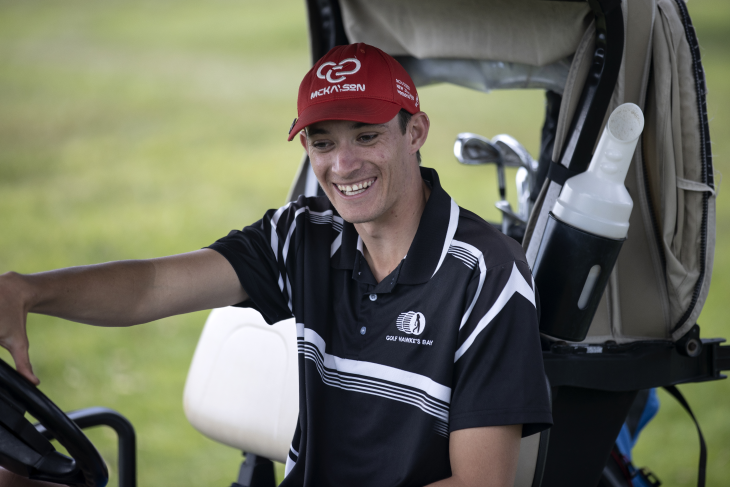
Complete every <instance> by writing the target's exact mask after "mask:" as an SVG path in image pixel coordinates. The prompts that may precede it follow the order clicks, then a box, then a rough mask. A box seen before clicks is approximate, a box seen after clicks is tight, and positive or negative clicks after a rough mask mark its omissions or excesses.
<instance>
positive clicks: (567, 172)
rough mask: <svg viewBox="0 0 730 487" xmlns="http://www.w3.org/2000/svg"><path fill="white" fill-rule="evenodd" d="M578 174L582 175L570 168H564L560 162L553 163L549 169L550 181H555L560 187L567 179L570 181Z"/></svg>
mask: <svg viewBox="0 0 730 487" xmlns="http://www.w3.org/2000/svg"><path fill="white" fill-rule="evenodd" d="M577 174H580V172H579V171H573V170H571V169H570V168H567V167H565V166H563V165H562V164H560V163H559V162H555V161H551V162H550V167H549V168H548V173H547V177H548V179H549V180H550V181H555V182H556V183H558V184H559V185H560V186H563V185H564V184H565V181H566V180H567V179H570V178H572V177H573V176H575V175H577Z"/></svg>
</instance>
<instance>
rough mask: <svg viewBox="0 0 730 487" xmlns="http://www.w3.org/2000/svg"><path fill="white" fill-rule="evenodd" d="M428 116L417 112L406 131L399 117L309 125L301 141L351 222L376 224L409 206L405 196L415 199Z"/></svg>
mask: <svg viewBox="0 0 730 487" xmlns="http://www.w3.org/2000/svg"><path fill="white" fill-rule="evenodd" d="M417 117H418V118H417ZM423 118H425V121H424V120H422V119H423ZM427 120H428V119H427V118H426V117H425V114H422V113H421V114H416V115H415V116H414V117H413V119H411V122H410V123H409V125H408V129H407V130H406V134H405V135H404V134H403V133H402V132H401V129H400V125H399V121H398V116H397V115H396V117H395V118H393V119H392V120H390V121H389V122H387V123H384V124H378V125H368V124H364V123H360V122H351V121H341V120H329V121H324V122H318V123H315V124H312V125H310V126H309V127H308V128H307V131H308V135H307V136H304V135H302V136H301V142H302V145H304V147H305V149H307V152H308V153H309V160H310V163H311V164H312V169H313V170H314V174H315V175H316V176H317V179H318V180H319V183H320V185H321V186H322V189H323V190H324V192H325V194H327V196H328V197H329V199H330V201H331V202H332V204H333V205H334V206H335V208H337V211H338V213H339V214H340V215H341V216H342V218H344V219H345V220H346V221H348V222H351V223H365V222H377V221H378V220H379V219H381V218H384V217H385V218H388V217H389V216H396V215H395V213H396V212H398V211H399V208H402V207H403V206H402V205H403V204H404V203H405V204H406V207H407V202H406V201H404V199H405V198H412V197H413V196H412V195H413V191H412V189H413V188H414V185H419V186H418V187H419V188H420V185H421V184H422V182H421V177H420V172H419V170H418V164H417V162H416V160H415V152H416V151H417V150H418V149H419V148H420V147H421V145H423V142H424V141H425V135H426V134H427V133H428V126H427V124H428V122H427ZM414 125H417V126H418V127H416V130H413V126H414ZM424 127H425V129H424ZM421 139H422V140H421Z"/></svg>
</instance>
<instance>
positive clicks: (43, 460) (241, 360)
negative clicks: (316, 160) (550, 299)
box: [0, 0, 730, 485]
mask: <svg viewBox="0 0 730 487" xmlns="http://www.w3.org/2000/svg"><path fill="white" fill-rule="evenodd" d="M307 6H308V13H309V21H310V36H311V46H312V56H313V59H314V60H316V59H318V58H319V57H320V56H321V55H322V54H324V53H325V52H327V50H329V49H330V48H331V47H332V46H334V45H337V44H343V43H347V42H357V41H363V42H368V43H370V44H374V45H376V46H378V47H381V48H383V49H384V50H386V51H387V52H389V53H391V54H393V55H396V56H398V58H399V60H400V61H401V62H402V64H403V65H404V66H405V67H406V69H408V70H409V72H410V73H411V76H412V78H413V79H414V81H415V82H416V84H417V85H419V86H423V85H426V84H429V83H435V82H451V83H455V84H459V85H462V86H467V87H470V88H474V89H477V90H480V91H488V90H491V89H498V88H518V87H524V88H542V89H545V90H547V100H548V103H547V110H546V121H545V127H546V130H545V131H544V134H545V135H544V138H543V141H544V143H543V148H542V151H541V154H540V156H539V158H538V161H537V164H533V162H532V161H531V159H527V157H525V156H524V154H522V156H523V157H522V158H520V150H519V146H516V145H515V144H513V143H512V141H510V140H509V139H508V138H506V137H500V138H496V137H493V138H492V139H491V140H488V142H489V143H490V144H491V145H489V144H486V143H484V144H483V146H484V147H492V146H494V147H496V149H497V150H496V151H495V152H494V153H493V154H492V155H491V156H490V155H489V154H486V155H485V156H484V157H481V156H479V154H478V151H476V150H475V151H473V152H477V154H472V155H473V156H474V157H472V158H471V159H469V158H468V157H466V158H465V157H464V155H468V154H465V152H464V151H463V150H462V151H457V152H458V153H459V154H460V155H461V156H462V157H461V158H462V160H463V161H469V160H471V161H474V162H477V161H486V160H487V159H489V158H491V159H494V163H495V165H497V166H498V167H497V170H498V171H499V167H500V166H505V165H516V164H520V169H524V171H522V173H521V174H522V175H524V176H520V177H522V178H523V179H522V180H521V181H522V182H523V183H524V181H527V184H526V185H525V184H521V185H519V187H520V188H522V189H521V190H520V191H521V192H520V199H519V201H520V202H521V203H522V204H521V205H520V206H519V207H518V208H517V209H516V210H514V211H513V210H512V209H511V208H510V207H509V206H508V205H505V204H504V203H501V207H500V208H499V209H500V211H502V213H503V214H504V215H505V217H504V219H503V222H502V223H501V224H499V227H500V228H501V229H503V231H504V232H505V233H506V234H508V235H510V236H512V237H513V238H516V239H518V240H520V241H521V242H522V243H523V245H524V247H525V249H526V251H527V255H528V259H529V260H530V263H531V264H535V262H536V261H537V259H538V255H539V249H540V244H541V242H543V240H544V236H545V234H546V228H547V225H548V222H549V217H550V212H551V211H552V208H553V207H554V204H555V202H556V200H557V198H558V196H559V194H560V191H561V188H562V187H563V186H564V184H565V182H566V181H567V180H568V179H569V178H570V177H571V176H573V175H575V174H578V173H581V172H583V171H585V170H586V168H587V166H588V163H589V162H590V160H591V154H592V153H593V151H594V147H595V144H596V141H597V140H598V137H599V134H600V132H601V129H602V127H603V125H604V124H605V120H606V118H607V116H608V115H609V114H610V113H611V112H612V111H613V109H614V108H615V107H616V106H618V105H619V104H622V103H624V102H627V101H630V102H633V103H636V104H637V105H638V106H639V107H641V108H642V109H643V110H644V112H645V114H646V119H647V125H646V128H645V135H644V138H643V139H642V140H641V142H640V146H639V150H637V152H636V155H635V156H634V159H633V163H632V170H631V171H630V172H629V175H628V178H627V181H626V185H627V187H628V188H629V190H630V192H631V195H632V196H633V198H634V203H635V208H634V211H633V212H632V214H631V221H630V223H631V225H630V230H629V236H628V239H627V240H626V242H624V243H623V248H622V249H621V253H620V254H619V257H618V262H617V263H616V266H615V267H614V271H613V272H611V273H610V274H607V275H606V278H607V281H606V283H605V285H606V288H605V289H606V290H605V292H604V293H602V296H601V299H600V300H599V302H598V303H596V308H595V310H594V311H595V314H594V315H593V316H591V317H590V318H591V320H590V327H589V329H588V330H587V334H586V336H585V337H584V338H582V339H580V340H570V339H561V338H560V337H557V338H556V337H555V336H552V335H550V334H548V333H546V334H545V335H544V345H545V350H544V358H545V366H546V372H547V378H548V380H549V382H550V384H551V388H552V391H553V415H554V419H555V426H554V427H553V428H552V429H551V430H550V431H549V432H545V433H543V434H540V435H535V436H534V437H528V438H525V439H524V440H523V445H522V448H521V454H520V467H519V472H518V481H517V482H518V485H596V484H597V483H598V482H608V481H610V480H607V479H606V477H607V476H608V475H610V474H608V473H606V471H605V469H606V465H607V460H610V459H611V458H613V457H611V452H612V448H613V445H614V442H615V440H616V437H617V435H618V433H619V430H620V429H621V427H622V425H623V424H624V422H625V420H626V418H627V415H628V414H629V412H630V410H631V407H632V405H633V404H634V400H635V397H636V396H637V394H638V391H640V390H646V389H650V388H654V387H668V386H672V385H675V384H679V383H686V382H697V381H702V380H713V379H718V378H721V377H722V376H721V371H722V370H726V369H730V355H729V354H728V351H727V348H724V347H722V346H721V345H720V342H721V340H707V339H701V338H700V336H699V329H698V327H697V325H696V319H697V317H698V315H699V312H700V310H701V308H702V305H703V303H704V300H705V297H706V296H707V291H708V287H709V282H710V274H711V270H712V254H713V244H714V233H713V231H714V183H713V177H712V165H711V157H710V145H709V133H708V131H707V116H706V112H705V105H704V80H703V77H702V69H701V66H700V64H699V56H698V54H697V45H696V40H695V39H694V35H693V31H692V28H691V23H690V21H689V17H688V15H687V12H686V9H685V8H684V5H683V4H682V3H681V2H676V1H674V0H667V1H656V2H655V1H625V2H619V1H591V2H588V3H584V2H544V1H532V2H529V1H524V2H484V4H483V5H478V4H476V5H475V4H473V3H471V2H419V3H416V2H405V1H404V2H399V3H398V5H397V8H395V7H393V6H392V5H391V2H357V1H352V0H342V1H340V2H337V1H327V0H320V1H309V2H308V3H307ZM512 17H518V18H519V19H520V25H521V26H522V27H523V29H524V31H520V32H519V33H517V32H516V31H515V32H512V31H510V27H509V26H510V25H511V24H510V23H509V22H508V21H507V20H508V19H509V18H512ZM515 29H516V28H515ZM671 36H677V37H676V38H675V37H671ZM544 39H549V42H540V41H542V40H544ZM670 45H671V49H670V48H668V47H667V46H670ZM625 46H631V49H625ZM673 62H674V63H677V64H672V63H673ZM673 76H675V77H676V78H673ZM666 83H669V84H670V87H672V88H673V87H675V86H676V87H677V90H678V92H677V91H671V90H668V89H667V86H666ZM672 83H674V84H672ZM662 97H665V98H662ZM666 97H669V98H666ZM672 97H674V98H676V100H675V99H673V98H672ZM688 107H689V108H688ZM693 110H694V111H693ZM667 120H670V121H671V122H672V123H679V126H675V125H672V123H666V121H667ZM470 140H476V138H475V137H472V138H471V139H467V137H463V138H461V147H462V148H463V147H468V146H469V145H470V144H471V142H470ZM482 142H484V141H482ZM500 142H501V144H500ZM510 146H511V149H510ZM508 150H511V153H510V152H508ZM513 154H514V155H513ZM523 160H524V161H528V163H527V164H524V163H523V162H522V161H523ZM553 161H555V162H553ZM670 169H671V170H670ZM680 169H681V172H680ZM502 181H504V179H503V178H502ZM667 181H668V182H667ZM505 187H506V183H502V184H501V185H500V188H505ZM667 188H671V189H672V192H673V193H674V194H676V195H677V196H676V198H675V199H674V202H673V206H672V205H670V204H668V203H667V200H666V199H665V197H666V196H667V195H668V193H667ZM318 192H319V188H318V185H317V182H316V179H315V178H314V177H313V174H312V171H311V169H310V167H309V165H308V161H307V160H306V159H305V160H304V161H303V162H302V164H301V168H300V171H299V173H298V174H297V176H296V179H295V182H294V185H293V188H292V192H291V195H293V196H296V195H297V194H306V195H314V194H318ZM290 199H291V198H290ZM500 201H505V198H501V200H500ZM669 203H671V201H670V202H669ZM687 208H689V209H687ZM687 212H691V213H692V214H691V215H689V216H687V215H686V213H687ZM680 214H681V215H682V218H680V217H679V216H678V215H680ZM684 216H687V218H686V220H683V218H684ZM673 219H674V220H676V221H681V222H682V224H681V228H678V227H679V226H680V225H678V224H677V223H676V222H672V220H673ZM676 235H687V236H688V237H690V238H689V240H690V242H689V245H688V246H687V247H686V249H685V252H684V253H683V254H682V256H683V257H685V259H684V260H682V259H678V258H677V256H678V255H679V253H677V252H676V249H677V248H678V247H681V245H683V244H684V243H685V242H683V241H676V242H675V241H674V239H675V238H679V237H676ZM667 236H668V237H667ZM666 238H669V242H667V241H666ZM565 252H566V253H568V252H569V249H566V251H565ZM677 283H679V284H677ZM538 290H539V291H540V293H541V295H542V297H543V301H546V299H545V298H546V297H547V296H548V292H547V291H548V290H543V289H542V288H540V287H538ZM260 324H261V323H260V320H258V318H257V317H256V316H255V315H253V314H251V313H250V312H245V311H243V310H237V309H233V308H231V309H225V310H216V311H214V312H213V313H212V314H211V316H210V318H209V321H208V323H207V324H206V328H205V331H204V333H203V336H202V337H201V342H200V345H199V348H198V350H197V351H196V355H195V358H194V360H193V365H192V367H191V372H190V376H189V380H188V384H187V387H186V392H185V407H186V413H187V415H188V417H189V418H190V421H191V423H192V424H193V425H194V426H196V427H197V428H198V429H200V430H201V431H202V432H203V433H204V434H206V435H208V436H210V437H211V438H214V439H216V440H218V441H221V442H223V443H226V444H229V445H231V446H234V447H236V448H239V449H241V450H244V451H246V452H247V453H248V455H247V459H246V462H245V463H244V465H243V466H242V469H241V473H240V475H239V479H238V480H237V481H236V483H237V484H239V485H266V484H265V483H266V482H269V483H270V484H272V483H273V474H271V464H270V463H269V462H268V461H267V459H274V460H279V461H285V459H286V452H287V450H288V449H289V440H290V437H291V432H292V431H293V429H294V422H295V420H296V411H297V408H296V406H294V405H296V404H297V402H296V396H295V395H296V393H297V392H296V391H297V389H296V367H295V366H294V365H293V364H295V363H296V355H295V354H296V348H293V347H292V340H294V343H295V339H294V336H295V335H294V333H293V330H287V327H288V328H292V324H291V323H286V322H285V323H280V324H279V325H275V326H274V327H271V328H267V327H263V326H260ZM253 344H255V345H253ZM261 357H263V358H267V359H271V360H272V362H271V364H272V366H271V367H262V366H261V365H260V363H261V362H260V360H259V359H260V358H261ZM277 357H280V358H277ZM213 358H215V360H213ZM252 364H258V365H257V366H255V368H254V366H253V365H252ZM224 373H228V374H230V375H231V376H234V377H236V386H237V387H236V389H235V390H233V389H231V387H230V381H225V379H224V378H225V377H226V375H223V374H224ZM269 374H270V375H269ZM241 376H244V380H241ZM218 380H220V381H222V382H223V383H226V382H227V384H226V387H223V388H218V387H217V382H216V381H218ZM2 389H3V391H4V392H5V394H4V395H3V396H2V398H3V399H2V400H3V402H2V403H0V405H1V406H2V407H3V408H4V409H3V410H2V414H0V418H2V421H0V422H2V426H3V428H4V432H3V437H2V445H3V448H2V451H3V453H2V454H0V464H2V465H3V466H5V467H6V468H10V469H11V470H14V471H16V472H19V473H21V474H26V475H28V476H32V477H33V478H40V479H43V478H45V479H48V480H57V481H63V482H66V483H70V484H73V485H104V484H105V483H106V474H105V467H104V464H103V461H101V459H100V457H99V456H98V454H97V453H95V449H94V448H93V446H92V445H91V444H90V443H89V442H88V440H86V439H85V438H84V437H83V435H82V434H80V433H79V430H78V428H76V426H74V422H75V424H76V425H77V426H79V427H82V428H83V427H85V426H90V425H94V424H110V425H112V426H113V427H115V429H116V430H117V431H118V432H119V433H120V441H121V443H122V444H123V445H124V446H123V448H121V449H120V454H121V453H122V452H127V453H125V455H126V456H125V458H124V459H122V461H120V474H121V475H127V477H125V478H122V479H120V485H133V484H134V474H133V472H134V465H133V461H134V455H133V454H131V455H129V454H128V452H129V451H130V445H131V450H132V452H133V451H134V448H133V435H132V433H131V429H130V428H129V425H128V424H125V422H124V420H123V418H120V417H119V415H116V414H114V413H113V412H110V411H99V410H95V411H81V412H77V413H75V414H73V415H71V418H70V419H71V420H73V422H72V421H70V420H69V419H68V418H67V417H66V416H64V415H62V414H60V411H58V410H57V409H54V408H53V407H52V404H51V403H50V402H49V401H47V400H46V399H44V398H43V397H42V396H41V395H39V393H37V391H35V392H34V389H33V388H32V387H30V386H28V385H27V383H23V382H22V380H20V381H19V380H18V379H17V377H14V376H13V372H12V371H11V370H6V369H5V368H3V369H2ZM249 403H250V404H249ZM24 411H28V412H29V413H30V414H32V415H33V416H34V417H36V419H38V420H40V421H41V423H42V424H43V425H44V426H43V427H38V428H31V427H29V425H28V424H26V423H24V422H23V421H22V416H23V414H22V413H23V412H24ZM49 437H56V438H57V439H58V440H59V441H60V442H61V443H62V444H63V445H64V446H66V448H67V450H68V451H69V453H70V454H71V455H72V456H73V457H74V459H75V460H74V461H71V460H69V459H67V458H64V457H61V456H60V455H59V454H57V453H54V452H53V451H52V450H50V449H49V445H48V444H47V443H46V442H45V441H46V440H45V439H44V438H49ZM282 438H284V440H283V441H282ZM130 461H131V462H132V463H130ZM620 480H621V479H616V482H619V481H620ZM624 480H625V479H624ZM629 481H630V480H629ZM608 485H611V484H608ZM615 485H630V484H628V483H624V484H620V483H619V484H615Z"/></svg>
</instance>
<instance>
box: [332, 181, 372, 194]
mask: <svg viewBox="0 0 730 487" xmlns="http://www.w3.org/2000/svg"><path fill="white" fill-rule="evenodd" d="M374 182H375V180H374V179H372V180H370V181H365V182H364V183H358V184H352V185H350V184H338V185H337V189H339V190H340V191H342V192H343V193H345V195H346V196H353V195H356V194H360V193H362V192H363V191H365V190H366V189H368V188H369V187H370V186H371V185H372V184H373V183H374Z"/></svg>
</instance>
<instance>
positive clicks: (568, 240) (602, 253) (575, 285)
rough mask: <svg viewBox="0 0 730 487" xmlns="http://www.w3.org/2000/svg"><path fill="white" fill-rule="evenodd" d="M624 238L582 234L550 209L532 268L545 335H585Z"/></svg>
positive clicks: (571, 338) (569, 337) (577, 338)
mask: <svg viewBox="0 0 730 487" xmlns="http://www.w3.org/2000/svg"><path fill="white" fill-rule="evenodd" d="M624 240H626V239H625V238H623V239H621V240H616V239H612V238H606V237H599V236H598V235H593V234H592V233H588V232H584V231H583V230H579V229H577V228H575V227H573V226H571V225H568V224H567V223H564V222H562V221H560V220H558V219H557V218H555V216H554V215H553V214H552V213H550V215H549V216H548V223H547V227H546V228H545V234H544V235H543V238H542V242H541V243H540V248H539V250H538V251H537V259H536V261H535V266H534V268H533V274H534V276H535V285H536V286H537V291H538V293H539V295H540V309H541V313H540V331H541V332H542V333H545V334H546V335H549V336H552V337H555V338H560V339H563V340H569V341H573V342H579V341H582V340H583V339H584V338H585V337H586V335H587V334H588V328H590V326H591V321H593V315H595V313H596V308H598V303H599V302H600V301H601V296H602V295H603V291H604V290H605V289H606V284H607V283H608V278H609V276H610V275H611V270H612V269H613V266H614V264H615V263H616V259H617V258H618V253H619V251H620V250H621V245H623V243H624Z"/></svg>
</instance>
